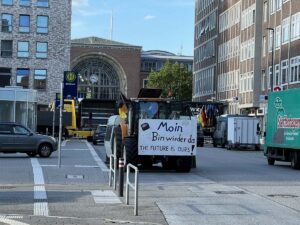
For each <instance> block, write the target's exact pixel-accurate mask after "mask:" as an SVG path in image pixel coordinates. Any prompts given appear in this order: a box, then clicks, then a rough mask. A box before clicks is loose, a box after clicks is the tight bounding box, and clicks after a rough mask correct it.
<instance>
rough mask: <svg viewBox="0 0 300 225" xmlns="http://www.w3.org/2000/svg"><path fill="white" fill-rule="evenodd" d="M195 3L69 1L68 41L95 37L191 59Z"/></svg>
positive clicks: (168, 0)
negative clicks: (187, 56)
mask: <svg viewBox="0 0 300 225" xmlns="http://www.w3.org/2000/svg"><path fill="white" fill-rule="evenodd" d="M194 2H195V0H72V5H73V11H72V34H71V36H72V39H75V38H82V37H90V36H96V37H100V38H104V39H110V30H111V29H110V27H111V26H110V24H111V15H112V12H113V40H114V41H119V42H122V43H126V44H131V45H135V46H141V47H143V50H144V51H147V50H163V51H169V52H172V53H175V54H182V55H189V56H192V55H193V49H194V38H193V36H194V7H195V6H194Z"/></svg>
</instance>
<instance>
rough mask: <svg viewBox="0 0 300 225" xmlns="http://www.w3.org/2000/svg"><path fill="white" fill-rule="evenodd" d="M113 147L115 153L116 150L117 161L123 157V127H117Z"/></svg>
mask: <svg viewBox="0 0 300 225" xmlns="http://www.w3.org/2000/svg"><path fill="white" fill-rule="evenodd" d="M113 141H114V143H113V146H114V151H115V149H116V153H117V154H116V155H117V159H118V158H120V157H121V151H122V147H123V146H122V131H121V127H119V126H117V127H114V138H113Z"/></svg>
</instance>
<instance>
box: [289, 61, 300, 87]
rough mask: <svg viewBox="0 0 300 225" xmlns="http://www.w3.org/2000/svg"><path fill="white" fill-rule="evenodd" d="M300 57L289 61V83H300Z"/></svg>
mask: <svg viewBox="0 0 300 225" xmlns="http://www.w3.org/2000/svg"><path fill="white" fill-rule="evenodd" d="M299 59H300V57H299V56H298V57H295V58H292V59H291V73H290V82H291V83H293V82H298V81H300V60H299Z"/></svg>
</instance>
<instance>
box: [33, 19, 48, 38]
mask: <svg viewBox="0 0 300 225" xmlns="http://www.w3.org/2000/svg"><path fill="white" fill-rule="evenodd" d="M48 20H49V18H48V16H37V27H36V32H37V33H43V34H45V33H48Z"/></svg>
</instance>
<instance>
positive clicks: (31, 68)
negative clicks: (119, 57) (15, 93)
mask: <svg viewBox="0 0 300 225" xmlns="http://www.w3.org/2000/svg"><path fill="white" fill-rule="evenodd" d="M0 16H1V23H0V27H1V28H0V87H4V86H21V87H23V88H25V89H34V90H37V102H38V104H39V106H40V107H46V106H48V104H49V103H50V102H51V101H52V100H54V99H55V93H58V92H60V85H59V84H60V83H61V82H62V81H63V73H64V71H67V70H70V45H71V37H70V36H71V0H64V1H52V0H0Z"/></svg>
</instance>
